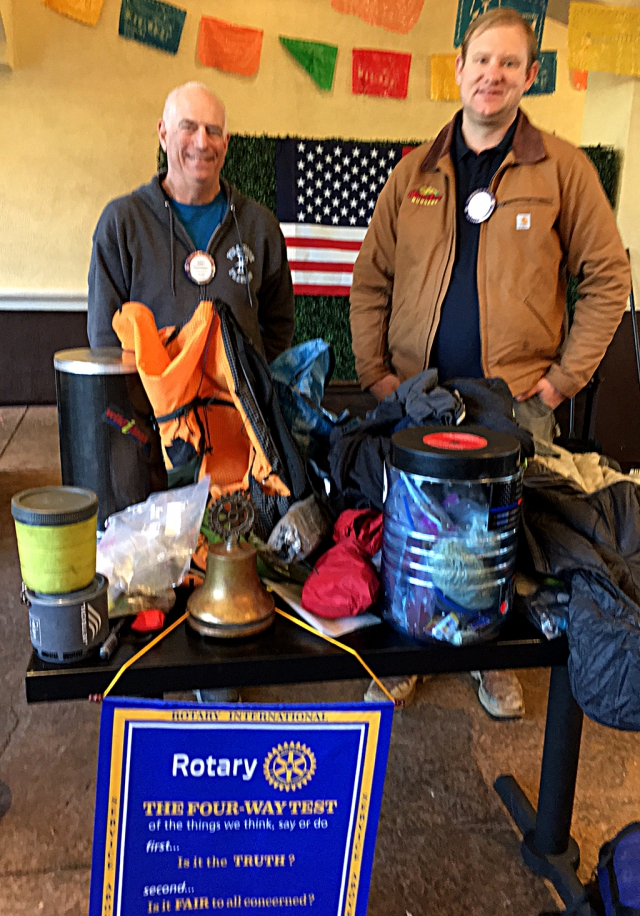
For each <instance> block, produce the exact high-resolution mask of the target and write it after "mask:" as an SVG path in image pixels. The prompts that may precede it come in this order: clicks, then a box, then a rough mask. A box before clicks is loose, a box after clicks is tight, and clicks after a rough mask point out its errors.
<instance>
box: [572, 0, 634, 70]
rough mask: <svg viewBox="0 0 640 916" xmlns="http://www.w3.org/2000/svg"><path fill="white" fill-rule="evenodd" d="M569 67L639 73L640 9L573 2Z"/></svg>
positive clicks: (573, 68)
mask: <svg viewBox="0 0 640 916" xmlns="http://www.w3.org/2000/svg"><path fill="white" fill-rule="evenodd" d="M568 40H569V60H568V63H569V68H570V69H571V70H605V71H606V72H607V73H618V74H620V75H624V76H640V9H637V8H632V7H629V6H596V5H595V4H592V3H572V4H571V6H570V7H569V37H568Z"/></svg>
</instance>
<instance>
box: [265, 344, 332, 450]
mask: <svg viewBox="0 0 640 916" xmlns="http://www.w3.org/2000/svg"><path fill="white" fill-rule="evenodd" d="M334 365H335V357H334V355H333V351H332V349H331V346H330V344H328V343H327V342H326V341H325V340H322V338H320V337H318V338H315V339H314V340H307V341H305V342H304V343H301V344H298V346H296V347H291V348H290V349H289V350H285V351H284V353H281V354H280V356H277V357H276V358H275V359H274V360H273V362H272V363H271V365H270V369H271V375H272V376H273V382H274V386H275V390H276V394H277V397H278V401H279V403H280V408H281V410H282V413H283V415H284V419H285V422H286V424H287V426H288V427H289V430H290V431H291V435H292V436H293V438H294V439H295V442H296V445H297V446H298V449H299V451H300V453H301V455H302V457H303V459H304V460H305V462H306V461H309V460H310V459H311V460H318V459H320V462H321V463H322V464H324V463H325V462H326V455H327V453H328V451H329V436H330V434H331V430H332V429H333V428H334V427H335V426H336V425H337V424H338V423H341V422H343V420H344V419H345V418H346V417H348V412H347V411H344V412H343V413H342V414H341V415H340V416H336V415H335V414H333V413H330V412H329V411H328V410H325V409H324V408H323V407H322V406H321V401H322V398H323V397H324V389H325V385H327V384H328V383H329V381H330V380H331V376H332V375H333V369H334ZM323 459H324V460H323Z"/></svg>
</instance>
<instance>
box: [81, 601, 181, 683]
mask: <svg viewBox="0 0 640 916" xmlns="http://www.w3.org/2000/svg"><path fill="white" fill-rule="evenodd" d="M188 616H189V612H188V611H187V612H186V613H185V614H183V615H182V617H179V618H178V619H177V620H176V621H175V622H174V623H172V624H171V626H170V627H167V629H166V630H163V631H162V633H158V635H157V636H156V637H155V639H152V640H151V642H150V643H148V644H147V645H146V646H145V647H144V648H143V649H140V651H139V652H136V654H135V655H134V656H133V658H130V659H129V661H127V662H125V663H124V665H123V666H122V667H121V668H120V669H119V670H118V673H117V674H116V676H115V677H114V679H113V680H112V681H111V683H110V684H109V686H108V687H107V689H106V690H105V692H104V693H103V694H102V696H103V697H106V696H107V694H108V693H110V691H111V690H112V689H113V687H114V686H115V685H116V684H117V682H118V681H119V680H120V678H121V677H122V675H123V674H124V673H125V671H126V670H127V668H130V667H131V665H133V663H134V662H137V661H138V659H139V658H142V656H143V655H144V654H145V652H148V651H149V649H153V647H154V646H157V645H158V643H159V642H160V641H161V640H162V639H164V638H165V636H168V635H169V633H171V631H172V630H175V628H176V627H179V626H180V624H181V623H183V622H184V621H185V620H186V619H187V617H188ZM90 699H92V697H90Z"/></svg>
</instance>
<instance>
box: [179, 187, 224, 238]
mask: <svg viewBox="0 0 640 916" xmlns="http://www.w3.org/2000/svg"><path fill="white" fill-rule="evenodd" d="M170 203H171V206H172V208H173V211H174V213H175V214H176V216H177V217H178V219H179V220H180V222H181V223H182V225H183V226H184V228H185V229H186V230H187V235H188V236H189V238H190V239H191V241H192V242H193V244H194V245H195V246H196V248H197V249H198V251H206V250H207V248H208V247H209V242H210V241H211V236H212V235H213V233H214V232H215V231H216V229H217V228H218V226H219V225H220V223H221V222H222V220H223V219H224V215H225V213H226V212H227V197H226V194H225V193H224V191H223V190H222V188H220V191H219V193H218V194H217V196H216V197H214V198H213V200H212V201H211V203H209V204H179V203H178V201H177V200H172V199H171V198H170Z"/></svg>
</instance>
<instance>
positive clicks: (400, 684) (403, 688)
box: [364, 674, 418, 706]
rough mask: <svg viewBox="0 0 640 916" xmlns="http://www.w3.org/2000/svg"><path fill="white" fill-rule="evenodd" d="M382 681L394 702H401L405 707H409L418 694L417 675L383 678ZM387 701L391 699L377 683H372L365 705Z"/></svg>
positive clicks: (365, 697)
mask: <svg viewBox="0 0 640 916" xmlns="http://www.w3.org/2000/svg"><path fill="white" fill-rule="evenodd" d="M380 680H381V681H382V683H383V684H384V686H385V687H386V688H387V690H388V691H389V693H390V694H391V696H392V697H393V699H394V700H401V701H402V702H403V704H404V706H408V705H409V703H411V701H412V700H413V697H414V694H415V692H416V683H417V681H418V675H417V674H403V675H401V676H400V677H381V678H380ZM385 700H386V701H387V702H388V701H389V697H388V696H386V695H385V694H384V693H383V692H382V691H381V690H380V688H379V687H378V685H377V684H376V682H375V681H371V683H370V684H369V686H368V687H367V692H366V693H365V695H364V701H365V703H384V702H385Z"/></svg>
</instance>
